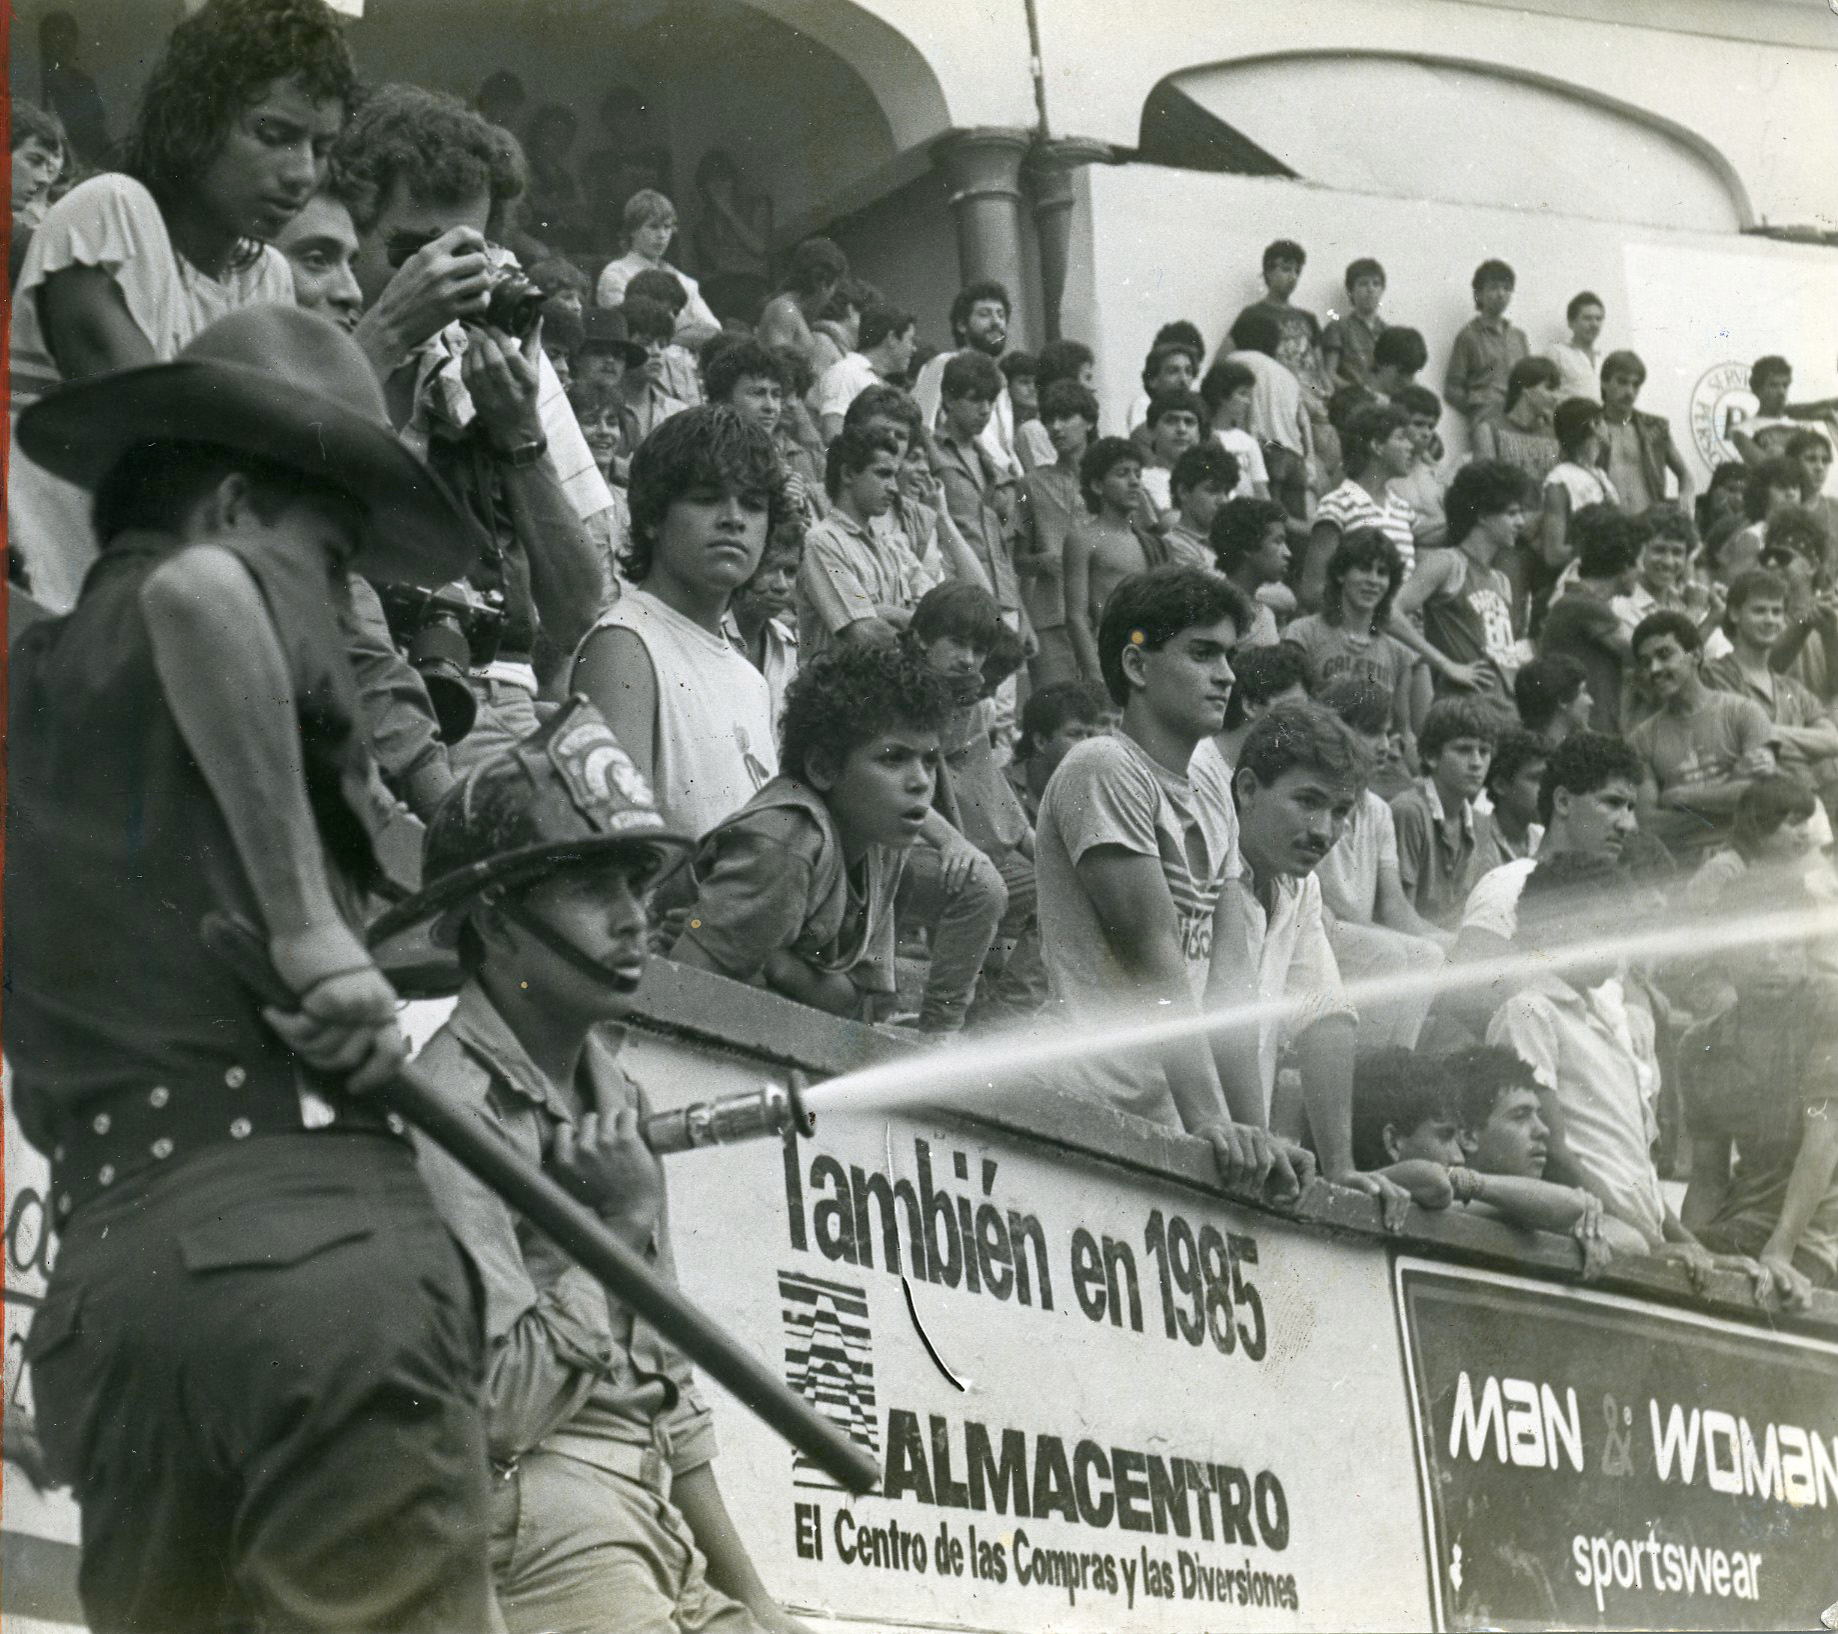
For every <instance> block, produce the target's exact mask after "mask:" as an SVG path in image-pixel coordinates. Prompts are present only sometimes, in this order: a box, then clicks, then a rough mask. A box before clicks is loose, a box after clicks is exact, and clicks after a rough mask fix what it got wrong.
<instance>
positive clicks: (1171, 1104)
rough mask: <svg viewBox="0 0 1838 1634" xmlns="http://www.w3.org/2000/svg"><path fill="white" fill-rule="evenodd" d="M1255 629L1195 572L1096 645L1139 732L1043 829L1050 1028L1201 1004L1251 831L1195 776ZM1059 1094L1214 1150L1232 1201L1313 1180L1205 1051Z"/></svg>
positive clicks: (1173, 1052)
mask: <svg viewBox="0 0 1838 1634" xmlns="http://www.w3.org/2000/svg"><path fill="white" fill-rule="evenodd" d="M1107 440H1108V439H1107ZM1118 440H1119V441H1123V439H1118ZM1098 446H1099V447H1102V446H1103V444H1102V443H1100V444H1099V445H1098ZM1124 447H1125V448H1129V447H1130V445H1129V444H1128V442H1127V441H1124ZM1130 451H1131V453H1132V455H1133V454H1134V450H1133V449H1131V450H1130ZM1244 619H1245V607H1244V600H1243V598H1242V597H1241V596H1240V595H1239V594H1238V592H1237V591H1236V590H1235V589H1233V588H1232V586H1231V585H1229V584H1227V583H1226V582H1225V581H1224V580H1223V579H1220V578H1218V577H1216V576H1215V575H1213V574H1208V573H1199V572H1195V571H1193V570H1192V569H1189V568H1164V569H1161V570H1160V571H1158V572H1154V573H1146V574H1141V575H1138V576H1135V577H1132V578H1129V579H1126V580H1125V581H1124V582H1123V584H1121V585H1120V586H1118V589H1117V592H1116V594H1114V595H1113V596H1112V597H1111V599H1110V601H1109V602H1108V603H1107V605H1106V607H1105V610H1104V619H1103V622H1102V624H1101V625H1100V627H1099V633H1098V641H1097V646H1098V651H1099V654H1100V665H1101V668H1102V671H1103V675H1104V685H1105V690H1106V691H1107V692H1108V693H1109V694H1110V696H1111V698H1112V699H1113V700H1114V701H1115V702H1116V703H1117V704H1119V705H1120V706H1121V707H1122V710H1123V723H1122V726H1121V728H1120V730H1119V731H1118V732H1117V733H1116V734H1115V735H1113V736H1105V737H1097V738H1092V739H1090V740H1088V741H1087V742H1084V743H1081V744H1079V745H1078V746H1077V747H1076V748H1074V749H1073V750H1072V752H1071V753H1070V754H1068V755H1067V756H1066V758H1065V759H1064V760H1063V761H1062V762H1061V763H1060V768H1059V770H1058V771H1057V772H1056V773H1055V774H1054V776H1053V780H1052V782H1051V783H1050V784H1049V785H1048V786H1047V792H1046V797H1045V798H1044V799H1043V800H1042V801H1041V807H1040V823H1039V827H1038V828H1037V829H1036V831H1035V852H1034V854H1035V866H1036V869H1037V870H1038V874H1039V882H1040V928H1041V945H1042V948H1043V950H1044V953H1045V957H1046V963H1047V977H1048V983H1049V988H1050V992H1051V1008H1050V1012H1049V1013H1050V1014H1052V1013H1054V1012H1057V1016H1058V1017H1060V1018H1063V1019H1064V1021H1065V1022H1067V1023H1069V1024H1073V1025H1076V1024H1078V1023H1080V1022H1095V1021H1099V1020H1103V1019H1107V1018H1109V1017H1110V1016H1112V1015H1113V1014H1114V1013H1115V1009H1116V1004H1117V998H1118V995H1119V994H1124V993H1127V994H1131V995H1133V996H1135V997H1136V998H1138V999H1139V1000H1141V1001H1144V1002H1148V1003H1156V1002H1158V1001H1160V1002H1163V1003H1165V1004H1166V1005H1167V1007H1168V1011H1169V1012H1170V1013H1174V1014H1187V1013H1192V1012H1194V1011H1195V1010H1197V1008H1198V1006H1199V1003H1200V998H1201V994H1202V992H1203V991H1204V988H1205V985H1206V980H1207V973H1208V966H1209V963H1210V959H1211V954H1212V948H1213V918H1214V911H1215V909H1216V907H1217V906H1218V903H1219V898H1220V893H1221V892H1222V890H1223V889H1224V888H1225V885H1226V881H1227V879H1228V877H1229V875H1230V872H1231V870H1232V868H1233V867H1234V866H1235V863H1236V844H1235V839H1236V834H1235V829H1236V824H1235V821H1234V818H1233V806H1232V796H1231V791H1230V790H1229V789H1228V788H1227V787H1226V786H1225V784H1224V782H1223V780H1222V779H1221V778H1220V777H1219V775H1218V772H1217V769H1216V766H1214V765H1208V764H1206V763H1202V764H1201V765H1199V766H1197V767H1196V768H1195V769H1194V772H1193V774H1192V775H1191V776H1190V774H1189V763H1190V762H1192V761H1193V759H1194V749H1195V748H1196V747H1197V746H1198V745H1199V743H1200V742H1201V740H1202V739H1204V738H1205V737H1206V736H1207V735H1208V734H1209V733H1211V732H1215V731H1217V730H1218V729H1219V726H1220V724H1221V722H1222V721H1223V720H1224V718H1225V705H1226V700H1227V699H1228V697H1229V696H1230V694H1231V688H1232V666H1231V661H1230V659H1229V658H1228V657H1227V656H1226V655H1227V653H1228V651H1229V650H1230V649H1231V648H1232V647H1233V646H1234V645H1236V643H1237V640H1238V633H1239V631H1240V630H1241V629H1242V628H1243V625H1244ZM1055 1085H1056V1087H1062V1088H1068V1089H1071V1090H1072V1091H1073V1092H1075V1093H1081V1094H1085V1095H1089V1096H1092V1097H1095V1098H1097V1099H1100V1100H1103V1101H1104V1102H1106V1103H1107V1104H1109V1105H1112V1106H1115V1107H1117V1108H1119V1109H1120V1110H1123V1111H1128V1112H1133V1113H1135V1114H1136V1115H1137V1116H1139V1117H1145V1118H1149V1119H1151V1120H1153V1121H1154V1122H1157V1123H1160V1124H1164V1125H1168V1126H1171V1127H1173V1128H1176V1129H1185V1130H1186V1131H1187V1132H1188V1133H1189V1134H1192V1135H1195V1136H1197V1137H1199V1138H1201V1139H1203V1140H1206V1141H1208V1142H1210V1143H1211V1145H1212V1149H1213V1153H1214V1157H1215V1159H1216V1160H1217V1162H1218V1165H1219V1170H1220V1174H1221V1177H1222V1178H1223V1180H1224V1181H1225V1183H1226V1184H1227V1185H1228V1186H1233V1187H1243V1188H1256V1189H1261V1188H1262V1185H1263V1183H1264V1180H1265V1177H1266V1176H1268V1175H1270V1172H1271V1168H1272V1165H1273V1164H1274V1165H1275V1167H1276V1169H1277V1174H1276V1176H1275V1183H1274V1184H1273V1190H1274V1191H1276V1192H1278V1194H1286V1195H1292V1196H1293V1195H1294V1194H1295V1191H1296V1188H1297V1187H1298V1185H1299V1184H1300V1183H1301V1182H1302V1181H1303V1180H1304V1179H1305V1174H1304V1175H1298V1174H1297V1172H1296V1170H1295V1168H1294V1167H1293V1164H1292V1160H1291V1158H1290V1157H1289V1156H1288V1154H1287V1153H1286V1152H1283V1151H1281V1150H1280V1149H1277V1150H1273V1148H1272V1147H1271V1145H1270V1142H1269V1138H1268V1136H1267V1135H1266V1134H1265V1132H1264V1125H1265V1121H1266V1120H1265V1117H1264V1115H1263V1109H1262V1108H1260V1107H1258V1106H1256V1105H1255V1104H1244V1105H1241V1106H1229V1107H1228V1102H1227V1100H1226V1096H1225V1093H1224V1091H1223V1090H1222V1088H1221V1085H1220V1079H1219V1069H1218V1065H1217V1063H1216V1061H1215V1059H1214V1052H1213V1051H1212V1049H1210V1048H1209V1047H1208V1045H1207V1042H1206V1040H1205V1039H1204V1038H1202V1037H1199V1036H1193V1037H1187V1038H1181V1039H1178V1040H1176V1041H1174V1042H1171V1043H1169V1044H1166V1045H1163V1046H1161V1047H1159V1048H1158V1049H1156V1050H1154V1051H1152V1052H1143V1051H1137V1052H1134V1053H1132V1054H1129V1055H1117V1054H1102V1053H1097V1052H1093V1053H1092V1054H1090V1055H1087V1056H1085V1057H1082V1058H1081V1059H1080V1060H1078V1061H1077V1062H1073V1063H1069V1064H1067V1065H1066V1066H1065V1067H1063V1068H1057V1069H1055ZM1240 1087H1242V1086H1240Z"/></svg>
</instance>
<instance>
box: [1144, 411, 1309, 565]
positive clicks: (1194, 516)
mask: <svg viewBox="0 0 1838 1634" xmlns="http://www.w3.org/2000/svg"><path fill="white" fill-rule="evenodd" d="M1163 423H1164V424H1165V423H1166V421H1165V420H1164V421H1163ZM1237 486H1238V462H1237V461H1236V460H1235V459H1233V458H1232V456H1231V455H1230V454H1228V453H1226V452H1225V450H1224V449H1223V448H1221V447H1220V446H1219V445H1218V444H1217V443H1212V442H1207V443H1200V444H1198V445H1196V446H1195V447H1192V448H1189V449H1188V450H1187V452H1186V453H1184V454H1182V455H1181V457H1180V458H1179V459H1178V460H1176V461H1175V462H1174V469H1173V470H1172V471H1171V472H1170V473H1169V477H1168V491H1169V497H1170V502H1171V503H1172V505H1173V509H1172V511H1171V512H1170V513H1169V516H1168V519H1167V522H1168V525H1167V528H1166V530H1165V532H1164V533H1163V535H1162V537H1163V539H1164V540H1165V541H1166V542H1167V546H1168V560H1169V561H1170V562H1172V563H1173V564H1174V565H1175V566H1177V567H1202V568H1210V567H1212V566H1213V558H1214V552H1213V545H1212V526H1213V518H1214V517H1216V516H1217V515H1218V514H1219V509H1220V507H1221V506H1222V505H1224V504H1225V503H1226V501H1227V500H1228V499H1230V497H1231V494H1232V490H1233V489H1234V488H1236V487H1237ZM1283 560H1284V563H1285V564H1287V563H1288V560H1289V547H1288V544H1287V543H1285V544H1284V546H1283ZM1277 577H1278V578H1279V579H1280V578H1281V575H1280V574H1279V575H1277ZM1241 588H1242V587H1241Z"/></svg>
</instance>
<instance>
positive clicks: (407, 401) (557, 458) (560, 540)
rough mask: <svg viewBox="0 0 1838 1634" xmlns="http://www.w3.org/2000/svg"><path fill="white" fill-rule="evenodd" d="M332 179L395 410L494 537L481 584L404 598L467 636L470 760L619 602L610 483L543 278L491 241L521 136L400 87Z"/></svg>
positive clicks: (363, 327) (521, 731)
mask: <svg viewBox="0 0 1838 1634" xmlns="http://www.w3.org/2000/svg"><path fill="white" fill-rule="evenodd" d="M332 184H333V187H334V189H335V191H337V193H338V194H339V196H340V197H341V198H342V199H343V200H344V202H345V204H346V205H347V207H348V208H349V209H350V212H351V219H352V222H353V224H354V225H355V227H356V228H357V234H358V250H357V255H356V257H355V258H354V260H353V263H352V270H353V271H354V272H355V274H356V276H357V281H358V285H359V287H360V288H361V289H362V291H363V294H364V301H365V307H366V311H365V314H364V316H363V318H362V319H361V320H360V322H359V323H358V326H357V330H356V336H357V340H358V342H359V344H360V345H362V346H363V348H364V350H365V352H366V354H367V355H368V356H369V358H370V360H371V363H372V365H373V366H374V367H375V369H376V371H377V373H378V375H379V376H380V377H381V379H382V381H383V387H384V396H385V399H386V401H387V403H388V406H389V415H390V420H391V423H392V424H393V425H394V426H395V427H396V428H397V430H398V431H399V432H400V434H401V436H402V438H403V440H404V441H405V442H406V443H407V444H408V445H409V447H410V448H411V449H413V450H415V451H416V452H418V453H425V455H426V458H427V460H428V463H429V464H430V465H431V466H432V467H433V468H434V469H435V470H436V471H437V472H439V473H440V474H441V475H442V477H444V478H445V479H446V480H447V481H448V482H449V484H450V485H451V486H452V487H453V488H454V489H455V491H456V492H458V493H459V495H460V496H461V498H462V499H463V501H464V502H465V504H466V507H467V509H468V510H470V511H471V512H472V514H473V516H474V517H476V518H477V519H478V520H479V522H481V523H482V524H483V525H484V527H485V529H486V532H487V533H488V535H489V536H490V538H491V543H492V548H491V549H489V550H488V551H487V553H486V556H485V559H484V560H483V562H482V563H481V565H480V567H479V568H478V569H477V570H475V572H474V573H473V575H472V578H471V580H470V585H469V588H462V587H460V586H448V587H442V588H441V590H440V593H439V596H438V606H430V605H429V603H428V602H427V601H423V602H422V603H421V604H420V606H419V607H417V606H415V605H414V604H413V599H412V598H409V599H408V602H407V604H406V605H405V601H404V599H402V598H398V599H397V601H396V603H395V605H396V608H397V614H398V618H397V626H396V628H397V635H398V637H399V638H401V639H403V640H404V641H407V642H412V640H413V638H414V635H415V633H416V631H417V630H419V629H421V628H423V627H425V626H426V625H429V624H440V625H444V626H446V629H447V633H449V634H451V633H453V632H454V631H457V632H458V633H459V634H460V635H461V636H463V637H464V638H465V640H466V641H467V642H468V644H469V646H470V656H471V659H472V663H471V672H472V687H473V691H474V693H475V695H476V697H477V700H478V704H479V711H478V720H477V724H476V725H475V726H474V727H473V729H472V731H471V732H470V733H469V734H468V735H467V737H466V739H465V742H464V745H463V746H462V747H460V748H459V750H458V755H459V756H460V757H462V758H463V760H464V761H465V763H468V764H469V763H470V762H471V761H472V760H474V759H476V758H478V757H479V756H480V755H484V754H489V753H490V752H492V750H493V749H495V748H498V747H502V746H503V745H504V744H505V743H506V742H508V741H511V740H514V739H517V738H520V737H523V736H527V735H528V733H529V732H531V731H532V730H534V728H535V726H536V724H537V716H536V697H537V692H538V686H539V679H540V678H541V674H542V673H544V672H546V671H547V670H548V669H549V668H550V667H551V666H552V665H553V663H554V662H556V661H557V660H558V659H559V658H563V657H565V656H566V655H567V654H568V653H570V652H572V651H573V649H574V646H575V644H576V643H577V642H578V641H579V640H580V638H581V636H582V635H583V634H585V633H586V631H587V629H588V628H589V626H590V625H591V624H592V622H593V620H594V617H595V616H596V614H597V613H598V612H599V610H600V608H601V606H602V605H603V603H604V602H605V600H606V598H607V595H608V590H609V587H608V585H607V583H606V578H605V574H604V572H603V570H602V567H601V562H602V560H603V556H604V552H603V549H602V547H601V545H600V543H598V542H597V539H596V530H598V532H599V533H602V534H603V533H604V532H605V531H606V529H607V528H609V527H610V512H611V509H612V496H611V494H610V493H609V492H608V491H607V488H606V484H605V482H604V480H603V479H602V478H601V476H600V473H599V471H598V470H597V469H596V468H595V465H594V462H593V455H592V453H591V452H590V451H589V449H588V447H587V443H586V440H585V438H584V437H583V436H582V435H581V430H580V426H579V425H578V424H577V423H576V421H575V418H574V412H573V410H572V409H571V408H570V407H569V406H568V400H567V397H566V396H565V394H564V393H563V391H562V387H561V383H560V382H559V381H558V380H557V379H556V378H555V374H554V371H553V370H552V369H551V368H550V366H549V364H548V361H547V359H546V358H544V357H543V355H542V352H541V349H540V347H539V345H538V337H537V333H536V329H535V326H534V322H533V321H531V320H532V317H533V312H534V311H535V310H539V307H537V306H536V303H535V300H534V299H532V297H535V295H536V292H535V291H534V290H533V289H532V288H529V287H528V286H527V285H526V286H524V287H523V288H522V289H521V290H520V289H519V285H520V284H521V283H522V280H521V274H517V273H515V272H514V270H513V265H514V264H512V263H511V262H510V258H509V257H508V256H507V255H506V253H505V252H504V251H502V250H499V249H496V248H495V247H493V245H492V244H491V242H490V240H491V238H492V236H493V234H494V233H495V232H498V231H501V230H502V225H503V216H504V212H505V209H506V207H507V206H508V204H509V203H510V201H511V200H512V199H514V198H515V197H516V196H517V195H518V193H519V192H521V191H522V188H523V184H524V173H523V163H522V159H521V157H520V155H519V154H518V151H517V148H516V144H515V142H514V141H513V140H512V139H511V138H510V137H508V136H507V135H506V134H505V133H504V132H503V131H501V130H499V129H498V128H497V127H495V126H493V125H489V124H487V123H486V122H485V121H484V120H483V119H481V118H480V117H479V116H478V115H477V114H475V113H472V112H470V111H469V110H468V109H466V108H464V107H463V106H461V105H460V104H459V103H458V102H456V101H454V100H453V99H452V98H451V97H447V96H442V95H440V94H438V93H436V92H432V91H424V90H421V89H419V88H418V87H415V86H411V85H385V86H383V87H381V88H379V89H378V90H377V91H376V92H375V93H374V94H373V95H372V96H371V97H370V99H369V100H368V101H367V102H366V103H365V104H364V107H363V109H362V111H361V112H360V113H359V114H358V115H357V116H356V117H355V118H354V119H353V120H352V122H351V124H350V126H349V127H348V128H347V130H346V132H345V134H344V136H343V137H342V138H341V139H340V141H339V142H338V144H337V146H336V148H335V149H334V151H333V154H332ZM519 308H521V310H519ZM506 325H508V326H509V327H508V328H507V327H506ZM512 329H516V330H519V331H521V332H520V333H515V334H514V333H512V332H511V330H512ZM426 588H427V589H429V590H434V589H435V588H436V587H434V586H428V587H426ZM405 615H406V616H405Z"/></svg>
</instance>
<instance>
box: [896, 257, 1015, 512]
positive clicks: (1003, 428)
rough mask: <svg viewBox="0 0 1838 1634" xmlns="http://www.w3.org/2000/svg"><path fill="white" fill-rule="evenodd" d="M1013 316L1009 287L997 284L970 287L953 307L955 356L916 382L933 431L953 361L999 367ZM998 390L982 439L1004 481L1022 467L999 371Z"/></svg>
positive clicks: (929, 367) (945, 356)
mask: <svg viewBox="0 0 1838 1634" xmlns="http://www.w3.org/2000/svg"><path fill="white" fill-rule="evenodd" d="M1013 311H1014V302H1013V301H1011V300H1010V299H1009V294H1008V289H1007V286H1006V285H1003V284H999V283H997V282H995V280H993V279H984V280H982V281H981V282H978V283H974V284H967V285H965V286H964V288H962V289H960V290H959V291H958V292H957V295H956V297H955V298H954V299H953V300H952V302H951V339H952V341H953V342H954V344H955V345H956V347H957V350H956V351H955V352H940V353H939V354H938V356H937V357H935V358H933V359H932V361H931V362H930V363H928V364H926V366H925V367H924V368H923V369H921V370H920V371H919V378H918V379H917V380H916V381H914V382H913V400H914V401H915V402H916V403H918V405H919V412H920V413H921V414H922V415H923V416H924V417H925V423H926V426H927V427H928V428H930V427H932V426H934V425H936V424H937V423H938V421H939V419H940V417H941V415H942V413H943V406H944V399H945V395H946V394H945V389H944V377H945V370H946V369H947V368H949V367H950V365H951V361H952V359H953V358H954V357H965V356H970V357H981V358H982V359H983V360H984V361H985V362H987V363H990V364H992V365H993V364H994V362H995V360H996V359H997V358H999V357H1000V356H1001V355H1002V353H1003V351H1004V350H1005V349H1006V348H1007V346H1008V323H1009V318H1010V315H1011V314H1012V313H1013ZM996 379H997V382H998V390H997V391H996V392H995V393H994V394H993V397H992V401H991V404H990V413H989V415H988V417H987V418H986V419H985V420H984V422H983V429H982V431H981V432H980V433H978V437H977V440H978V442H980V443H981V444H982V448H983V452H984V453H985V454H986V455H988V457H989V459H990V460H991V462H992V463H993V464H994V466H995V468H996V470H997V471H998V472H999V473H1001V474H1002V475H1003V476H1004V477H1019V476H1020V475H1021V465H1020V461H1019V458H1018V457H1017V455H1016V453H1015V407H1014V404H1013V402H1012V401H1011V400H1010V398H1009V395H1008V386H1007V382H1005V381H1003V380H1002V377H1001V374H1000V373H999V372H998V374H997V376H996Z"/></svg>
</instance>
